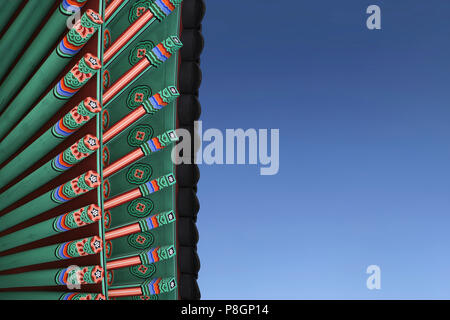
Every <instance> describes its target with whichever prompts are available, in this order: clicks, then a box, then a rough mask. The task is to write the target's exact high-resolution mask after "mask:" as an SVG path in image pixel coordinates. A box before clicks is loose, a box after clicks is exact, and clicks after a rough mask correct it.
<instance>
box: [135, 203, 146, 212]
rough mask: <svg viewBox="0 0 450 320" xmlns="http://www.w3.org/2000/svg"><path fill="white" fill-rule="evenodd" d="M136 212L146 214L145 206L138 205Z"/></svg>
mask: <svg viewBox="0 0 450 320" xmlns="http://www.w3.org/2000/svg"><path fill="white" fill-rule="evenodd" d="M136 210H137V211H139V212H144V210H145V204H142V203H138V204H137V205H136Z"/></svg>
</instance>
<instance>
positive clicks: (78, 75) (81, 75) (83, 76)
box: [70, 62, 92, 83]
mask: <svg viewBox="0 0 450 320" xmlns="http://www.w3.org/2000/svg"><path fill="white" fill-rule="evenodd" d="M79 64H80V63H79V62H78V63H77V64H76V65H74V66H73V68H72V69H71V70H70V72H71V73H72V74H73V76H74V77H75V78H76V79H77V80H78V81H79V82H80V83H83V82H84V81H86V80H88V79H90V78H91V77H92V73H83V72H81V71H80V66H79Z"/></svg>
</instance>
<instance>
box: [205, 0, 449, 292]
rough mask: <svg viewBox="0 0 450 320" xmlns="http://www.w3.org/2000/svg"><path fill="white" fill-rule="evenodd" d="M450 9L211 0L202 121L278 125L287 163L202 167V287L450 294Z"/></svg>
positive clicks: (349, 1)
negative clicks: (377, 280) (370, 11)
mask: <svg viewBox="0 0 450 320" xmlns="http://www.w3.org/2000/svg"><path fill="white" fill-rule="evenodd" d="M371 4H377V5H379V6H380V7H381V10H382V30H380V31H369V30H368V29H367V28H366V18H367V16H368V15H367V14H366V13H365V11H366V8H367V7H368V6H369V5H371ZM449 12H450V2H449V1H442V0H428V1H423V0H401V1H400V0H396V1H376V0H373V1H362V0H346V1H335V0H316V1H303V0H302V1H292V0H290V1H275V0H271V1H267V0H264V1H262V0H229V1H215V0H212V1H208V2H207V13H206V16H205V20H204V29H203V32H204V36H205V40H206V42H205V50H204V53H203V56H202V70H203V83H202V87H201V92H200V97H201V103H202V109H203V113H202V117H201V119H202V120H203V127H204V130H205V129H207V128H219V129H221V130H224V129H226V128H244V129H246V128H279V129H280V140H281V141H280V172H279V174H278V175H276V176H260V175H259V169H258V167H257V166H250V165H247V166H237V165H235V166H225V165H223V166H217V165H216V166H207V165H202V166H201V167H200V169H201V179H200V183H199V192H198V196H199V198H200V203H201V210H200V213H199V216H198V228H199V232H200V242H199V245H198V248H199V255H200V259H201V264H202V267H201V270H200V274H199V285H200V288H201V292H202V298H203V299H393V298H403V299H417V298H425V299H427V298H436V299H440V298H447V299H448V298H450V254H449V250H450V232H449V229H450V212H449V209H450V168H449V166H450V121H449V120H450V90H449V89H450V19H448V16H449ZM371 264H376V265H379V266H380V267H381V271H382V279H381V286H382V288H381V290H379V291H370V290H368V289H367V288H366V278H367V275H366V273H365V271H366V268H367V266H369V265H371Z"/></svg>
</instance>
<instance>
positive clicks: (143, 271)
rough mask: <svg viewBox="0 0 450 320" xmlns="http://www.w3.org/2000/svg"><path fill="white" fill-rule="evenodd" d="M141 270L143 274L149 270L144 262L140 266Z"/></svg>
mask: <svg viewBox="0 0 450 320" xmlns="http://www.w3.org/2000/svg"><path fill="white" fill-rule="evenodd" d="M138 270H139V272H140V273H142V274H145V273H146V272H147V270H148V268H147V267H146V266H144V265H143V264H141V265H140V266H139V268H138Z"/></svg>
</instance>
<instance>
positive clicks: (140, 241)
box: [136, 235, 147, 244]
mask: <svg viewBox="0 0 450 320" xmlns="http://www.w3.org/2000/svg"><path fill="white" fill-rule="evenodd" d="M146 240H147V238H145V237H143V236H141V235H139V236H137V238H136V241H137V242H139V243H140V244H144V243H145V241H146Z"/></svg>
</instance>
